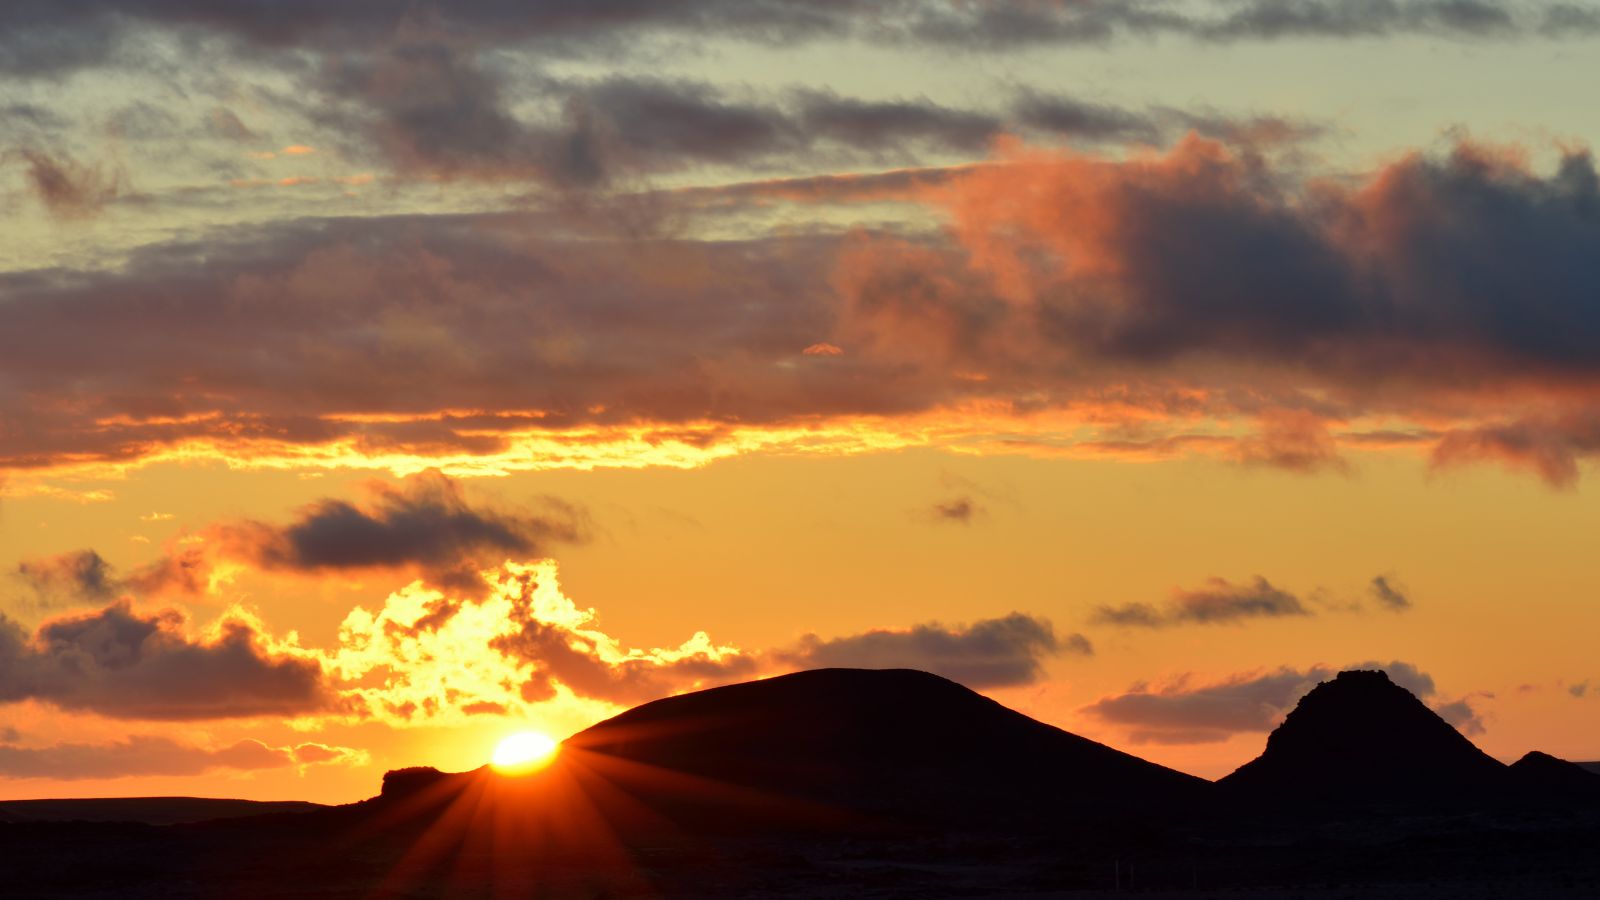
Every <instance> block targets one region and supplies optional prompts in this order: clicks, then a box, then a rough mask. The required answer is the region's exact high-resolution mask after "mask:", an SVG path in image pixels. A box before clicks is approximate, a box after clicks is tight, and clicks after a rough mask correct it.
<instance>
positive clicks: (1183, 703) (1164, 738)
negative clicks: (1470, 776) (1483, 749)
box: [1081, 660, 1484, 744]
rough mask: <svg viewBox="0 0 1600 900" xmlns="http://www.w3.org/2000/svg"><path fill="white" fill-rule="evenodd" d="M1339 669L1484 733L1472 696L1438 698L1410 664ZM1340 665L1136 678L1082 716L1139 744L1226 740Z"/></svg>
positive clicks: (1262, 725) (1263, 722)
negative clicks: (1373, 676)
mask: <svg viewBox="0 0 1600 900" xmlns="http://www.w3.org/2000/svg"><path fill="white" fill-rule="evenodd" d="M1343 668H1345V669H1382V670H1384V671H1386V672H1387V673H1388V674H1389V678H1390V679H1391V680H1392V681H1394V683H1395V684H1398V685H1400V686H1401V687H1403V688H1405V689H1406V690H1408V691H1411V692H1412V693H1413V694H1416V695H1417V696H1418V697H1419V698H1421V699H1422V700H1424V701H1427V702H1428V703H1429V705H1430V706H1432V707H1433V709H1434V711H1435V712H1437V713H1438V714H1439V715H1440V716H1441V717H1443V718H1444V719H1445V721H1447V722H1449V723H1450V724H1451V725H1454V726H1455V727H1456V728H1457V729H1459V730H1460V731H1462V732H1463V733H1464V734H1467V735H1472V734H1478V733H1481V732H1482V731H1483V727H1484V726H1483V722H1482V720H1481V718H1480V717H1479V715H1478V713H1477V711H1476V710H1475V709H1474V708H1473V707H1472V705H1471V703H1470V698H1465V697H1463V698H1459V699H1455V700H1447V699H1444V698H1442V697H1440V696H1439V694H1438V691H1437V689H1436V687H1435V686H1434V682H1433V678H1432V677H1430V676H1429V675H1428V674H1427V673H1426V672H1423V671H1421V670H1419V669H1418V668H1417V667H1416V666H1414V665H1412V664H1411V663H1407V662H1403V661H1400V660H1394V661H1391V662H1388V663H1378V662H1366V663H1361V664H1359V665H1351V666H1344V667H1343ZM1339 671H1340V669H1338V668H1334V667H1331V666H1325V665H1318V666H1312V667H1310V668H1308V669H1304V670H1301V669H1294V668H1290V667H1288V666H1283V667H1280V668H1278V669H1277V670H1275V671H1269V672H1259V671H1258V672H1241V673H1237V674H1234V675H1230V676H1226V677H1224V678H1221V679H1217V680H1202V679H1198V678H1195V677H1192V676H1182V677H1179V678H1175V679H1172V680H1170V681H1168V682H1165V683H1162V684H1155V685H1152V684H1148V683H1139V684H1136V685H1134V686H1133V687H1132V688H1131V689H1130V690H1128V691H1127V692H1125V693H1122V694H1114V695H1111V696H1107V697H1102V698H1100V699H1099V700H1096V701H1095V702H1094V703H1091V704H1089V705H1088V706H1085V707H1083V709H1082V710H1081V711H1082V712H1083V713H1084V714H1086V715H1088V716H1091V717H1093V718H1095V719H1098V720H1100V721H1102V722H1105V723H1107V724H1110V725H1114V726H1116V727H1118V728H1120V729H1122V730H1124V731H1125V732H1126V733H1127V734H1128V738H1129V740H1131V741H1133V742H1134V743H1138V744H1145V743H1157V744H1198V743H1209V742H1215V741H1225V740H1228V739H1229V738H1231V737H1233V736H1235V735H1238V734H1248V733H1256V732H1265V731H1271V730H1272V729H1273V728H1276V727H1277V726H1278V724H1279V723H1280V722H1282V721H1283V717H1284V716H1285V715H1287V714H1288V712H1289V710H1290V709H1292V708H1294V705H1295V703H1297V702H1298V701H1299V700H1300V698H1301V697H1303V696H1305V694H1306V693H1307V692H1308V691H1310V690H1311V689H1312V688H1313V687H1316V686H1317V684H1318V683H1320V682H1323V681H1326V680H1328V679H1330V678H1332V677H1333V676H1334V675H1336V674H1337V673H1338V672H1339Z"/></svg>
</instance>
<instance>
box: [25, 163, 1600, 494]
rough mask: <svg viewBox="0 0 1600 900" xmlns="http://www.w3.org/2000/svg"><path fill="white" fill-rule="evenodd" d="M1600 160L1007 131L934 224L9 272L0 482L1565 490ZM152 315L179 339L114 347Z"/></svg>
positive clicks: (513, 226)
mask: <svg viewBox="0 0 1600 900" xmlns="http://www.w3.org/2000/svg"><path fill="white" fill-rule="evenodd" d="M1593 176H1594V167H1593V163H1592V160H1590V158H1589V157H1588V156H1587V154H1586V153H1584V152H1582V151H1569V152H1568V153H1567V155H1566V157H1565V159H1564V161H1563V162H1562V164H1561V167H1560V169H1559V170H1558V171H1556V172H1555V173H1552V174H1540V173H1537V172H1534V171H1532V170H1531V169H1529V168H1528V166H1527V164H1526V163H1525V162H1523V161H1522V160H1521V159H1519V158H1518V156H1517V155H1516V154H1513V153H1501V152H1497V151H1494V150H1491V149H1485V148H1483V147H1481V146H1478V145H1475V144H1471V143H1462V144H1460V145H1459V146H1457V147H1456V148H1455V149H1454V150H1453V151H1452V152H1450V153H1449V154H1447V155H1443V156H1429V155H1420V154H1418V155H1410V156H1405V157H1403V158H1401V159H1399V160H1397V161H1395V162H1393V163H1391V164H1390V165H1388V166H1386V167H1384V168H1382V169H1380V170H1378V171H1376V172H1374V173H1372V174H1371V175H1370V176H1368V177H1367V178H1366V179H1365V180H1362V181H1356V182H1349V181H1346V182H1331V181H1319V180H1315V179H1303V178H1298V179H1297V178H1295V177H1293V176H1291V175H1290V174H1287V173H1283V172H1278V171H1275V170H1274V169H1273V168H1272V163H1271V162H1270V158H1263V157H1261V156H1260V155H1257V154H1252V153H1246V152H1241V151H1238V150H1236V149H1233V148H1231V147H1230V146H1228V145H1225V144H1223V143H1219V142H1217V141H1213V140H1208V139H1204V138H1201V137H1198V136H1191V137H1190V138H1188V139H1186V140H1184V141H1182V142H1181V143H1179V144H1178V145H1177V146H1176V147H1174V148H1173V149H1172V150H1170V151H1168V152H1156V151H1145V152H1140V153H1135V154H1133V155H1131V156H1128V157H1126V158H1121V157H1107V156H1096V155H1087V154H1081V153H1062V152H1058V151H1042V150H1036V149H1029V148H1026V147H1023V146H1021V145H1016V144H1011V145H1007V146H1005V147H1002V149H1001V151H1000V155H999V156H998V157H997V158H996V159H995V160H993V161H992V162H991V163H990V164H986V165H982V166H975V167H968V168H965V169H961V170H959V171H957V172H955V173H954V174H951V175H950V176H949V177H946V178H943V179H942V180H940V181H938V182H937V183H935V184H933V185H932V186H925V187H922V188H918V189H916V190H915V191H913V192H912V194H911V195H912V196H914V197H916V198H917V199H918V200H919V201H920V202H922V203H924V204H925V205H926V207H927V209H928V211H929V213H930V215H936V216H941V217H943V218H944V220H945V221H946V223H947V227H946V229H945V230H943V231H929V230H927V229H920V230H917V229H908V230H901V231H893V230H885V231H880V232H872V233H867V232H857V233H850V234H837V233H835V234H829V233H825V232H819V233H812V234H806V235H800V236H763V237H757V238H751V239H748V240H744V241H739V242H728V241H716V240H701V239H695V238H690V237H684V238H672V239H666V238H648V237H646V238H626V239H617V238H614V237H613V238H606V239H587V240H566V239H563V238H561V237H559V236H550V235H547V234H544V233H543V232H541V231H539V230H538V229H537V228H535V227H534V225H533V224H532V220H527V221H524V222H520V223H519V221H518V220H516V219H515V218H514V217H509V218H508V217H499V218H470V217H469V219H468V220H457V219H454V218H451V217H434V218H427V217H424V218H422V219H412V218H406V219H403V220H383V219H377V220H367V221H364V222H360V223H354V222H340V223H333V224H326V223H325V224H315V225H312V224H301V225H285V226H278V227H275V228H274V229H272V230H270V231H268V232H265V233H262V234H260V235H258V236H257V237H259V239H258V240H253V241H247V242H233V243H230V242H228V241H225V240H223V239H221V238H219V239H217V240H218V241H219V243H217V244H216V246H214V247H211V248H209V250H208V251H207V253H206V259H207V262H206V264H205V265H204V266H202V267H199V268H197V269H185V268H184V267H183V266H175V265H174V264H173V263H172V262H171V259H172V258H174V257H176V258H179V259H187V258H188V257H186V256H184V254H188V253H193V252H195V251H194V249H193V248H184V247H177V246H174V247H171V248H168V249H167V250H165V251H160V252H157V251H152V252H150V253H149V254H146V255H144V256H142V257H141V258H140V259H139V260H137V261H135V262H134V263H133V264H131V265H130V266H129V267H127V268H126V269H123V270H120V271H115V272H106V273H96V274H86V275H83V276H82V277H80V278H73V279H62V278H57V277H55V276H50V277H45V276H40V277H38V278H33V279H22V280H14V283H15V284H16V285H17V287H14V288H12V289H11V290H10V294H11V296H10V298H9V302H8V303H7V304H5V305H4V307H0V326H3V327H0V374H9V375H12V376H14V377H24V375H25V377H26V379H27V383H28V384H30V385H31V388H30V390H28V391H26V392H22V393H12V394H7V395H4V396H3V397H0V403H3V404H5V408H4V410H3V412H4V413H5V418H6V420H7V422H8V423H11V424H10V427H8V428H7V429H6V430H5V431H3V432H0V467H3V468H4V469H7V470H10V471H12V472H25V471H30V470H31V471H39V472H47V473H53V472H60V471H63V470H68V469H84V468H98V469H100V470H104V469H106V468H115V467H125V466H132V465H138V464H141V463H146V462H149V461H152V460H160V459H166V460H171V459H222V460H226V461H227V462H229V463H230V464H235V465H262V466H284V467H305V468H327V467H346V466H350V467H365V468H375V469H387V470H390V471H394V472H414V471H420V470H422V469H426V468H430V467H437V468H440V469H442V470H444V471H446V472H449V473H452V474H458V475H466V474H487V473H499V472H507V471H515V470H523V469H541V468H554V467H568V468H592V467H599V466H650V465H669V466H695V465H703V464H705V463H707V462H710V461H714V460H716V459H721V458H726V457H728V456H734V455H739V454H744V453H751V452H762V451H774V450H777V451H784V452H811V453H837V452H868V451H871V450H875V449H883V448H895V447H906V446H943V447H948V448H950V449H955V450H966V451H968V452H1003V451H1004V448H1006V447H1010V448H1012V449H1013V451H1014V452H1033V451H1038V452H1048V453H1057V454H1063V455H1103V456H1104V455H1109V456H1114V457H1135V458H1158V457H1161V456H1168V455H1174V454H1188V453H1200V454H1206V455H1210V456H1215V457H1217V458H1221V459H1228V460H1232V461H1235V462H1238V463H1240V464H1244V465H1267V466H1273V467H1277V468H1285V469H1291V470H1296V471H1302V472H1323V471H1333V472H1342V471H1348V470H1350V468H1351V466H1352V463H1351V461H1350V452H1351V451H1352V450H1361V451H1363V452H1385V451H1387V450H1389V449H1400V450H1403V451H1405V452H1415V453H1419V454H1424V455H1428V456H1429V458H1430V459H1431V460H1432V463H1433V464H1434V465H1452V464H1459V463H1462V462H1471V461H1478V460H1501V461H1506V462H1508V463H1509V464H1512V465H1517V466H1521V467H1525V468H1528V469H1529V470H1531V471H1533V472H1535V473H1536V474H1538V475H1539V476H1540V477H1542V478H1544V479H1545V480H1547V481H1549V482H1550V483H1552V484H1558V485H1566V484H1571V483H1573V482H1574V481H1575V480H1576V478H1577V477H1578V472H1579V464H1580V461H1581V460H1583V459H1584V458H1586V457H1588V456H1591V455H1593V454H1594V453H1596V452H1600V440H1595V436H1594V434H1593V432H1594V429H1593V428H1592V422H1593V420H1594V419H1595V415H1594V413H1593V412H1592V410H1593V409H1595V408H1600V372H1596V371H1595V370H1594V369H1593V366H1592V364H1591V362H1592V361H1591V356H1592V355H1591V354H1589V353H1588V348H1589V347H1590V346H1591V345H1592V340H1593V339H1600V330H1597V326H1596V324H1595V322H1594V321H1593V320H1592V317H1590V316H1588V315H1587V313H1586V310H1587V305H1586V303H1587V300H1586V298H1587V297H1588V296H1589V293H1588V292H1589V289H1590V286H1592V285H1594V284H1596V283H1600V271H1596V263H1595V262H1594V260H1595V259H1600V253H1596V252H1594V251H1595V249H1596V248H1597V247H1600V226H1597V225H1596V224H1595V223H1594V222H1593V220H1592V217H1589V216H1586V214H1584V213H1583V210H1584V209H1585V208H1587V207H1586V206H1585V204H1586V203H1588V202H1590V200H1591V199H1592V195H1593V194H1594V191H1595V188H1594V183H1595V182H1596V179H1595V178H1594V177H1593ZM1484 197H1489V198H1493V202H1487V201H1484V202H1480V200H1481V198H1484ZM467 221H471V222H472V227H471V228H461V227H458V225H460V224H463V223H465V222H467ZM1534 236H1537V240H1535V239H1534ZM1505 247H1516V248H1519V249H1518V252H1514V253H1508V252H1503V251H1504V248H1505ZM621 259H626V260H627V265H619V264H618V261H619V260H621ZM180 272H181V273H182V274H179V273H180ZM1529 292H1532V294H1533V295H1535V296H1538V297H1539V298H1540V300H1539V302H1538V303H1522V302H1520V301H1515V300H1513V299H1512V298H1516V297H1521V296H1524V295H1525V294H1528V293H1529ZM152 298H160V300H159V302H157V301H156V300H155V299H152ZM335 298H336V299H337V302H333V301H334V299H335ZM85 322H90V323H94V324H93V326H92V327H90V328H87V329H86V328H85V327H84V325H83V323H85ZM136 323H137V324H138V327H140V328H146V329H155V331H156V332H157V333H161V334H164V335H167V338H166V339H165V340H163V341H155V342H129V341H125V340H122V339H121V338H122V336H123V335H125V334H126V333H128V330H129V329H130V328H132V327H134V325H135V324H136ZM244 341H248V343H249V345H250V346H249V347H245V346H244V345H243V344H242V343H241V342H244ZM69 347H70V348H73V349H72V350H71V351H70V352H69V351H66V350H63V349H62V348H69ZM469 347H470V348H471V352H467V351H466V350H465V349H464V348H469ZM796 347H800V348H810V352H809V353H808V352H806V351H805V350H802V351H800V352H799V353H797V352H796V350H795V348H796ZM830 347H831V348H849V352H848V353H844V354H841V355H834V354H833V353H832V351H831V350H827V349H825V348H830ZM252 348H253V349H252ZM1385 436H1388V437H1385Z"/></svg>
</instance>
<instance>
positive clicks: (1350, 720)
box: [0, 670, 1600, 900]
mask: <svg viewBox="0 0 1600 900" xmlns="http://www.w3.org/2000/svg"><path fill="white" fill-rule="evenodd" d="M1585 779H1593V780H1594V782H1596V783H1600V776H1597V775H1595V774H1594V773H1591V772H1589V771H1586V770H1585V769H1584V768H1583V767H1581V766H1578V765H1575V764H1572V763H1567V762H1564V761H1562V760H1558V759H1555V758H1554V757H1551V756H1548V755H1546V754H1540V753H1533V754H1529V755H1528V756H1527V757H1525V758H1524V759H1522V760H1520V761H1519V762H1518V763H1517V764H1516V765H1513V766H1505V765H1503V764H1501V763H1499V762H1496V761H1495V760H1493V759H1490V758H1489V757H1487V756H1484V755H1483V754H1482V753H1481V752H1480V751H1478V750H1477V748H1476V747H1474V746H1473V745H1472V744H1471V742H1470V741H1467V740H1466V739H1465V738H1464V737H1462V736H1461V735H1460V734H1459V733H1457V732H1456V731H1455V730H1454V729H1451V728H1450V727H1449V726H1448V725H1446V724H1445V723H1443V722H1442V721H1441V720H1439V718H1438V717H1437V716H1436V715H1435V714H1434V713H1433V712H1432V711H1431V710H1429V709H1428V708H1427V707H1426V706H1424V705H1423V704H1421V703H1420V702H1419V701H1417V700H1416V698H1415V697H1413V696H1412V695H1410V694H1409V693H1407V692H1406V691H1404V690H1403V689H1401V688H1399V687H1398V686H1396V685H1394V684H1393V683H1391V682H1390V681H1389V680H1388V679H1387V677H1385V676H1383V675H1382V674H1381V673H1371V672H1357V673H1343V674H1341V675H1340V676H1339V677H1338V678H1336V679H1334V680H1333V681H1331V682H1327V683H1324V684H1322V685H1320V686H1319V687H1317V688H1316V689H1315V690H1313V691H1312V692H1311V693H1310V694H1308V695H1307V696H1306V697H1305V698H1304V699H1303V700H1302V702H1301V704H1300V705H1299V706H1298V707H1297V708H1296V710H1295V711H1294V712H1293V713H1291V715H1290V716H1289V717H1288V719H1287V720H1286V721H1285V722H1284V724H1283V725H1282V726H1281V727H1280V728H1279V729H1278V730H1277V731H1275V732H1274V733H1273V735H1272V736H1271V738H1270V739H1269V741H1268V747H1267V750H1266V752H1264V753H1263V754H1262V756H1261V757H1260V758H1259V759H1257V760H1255V761H1253V762H1251V763H1249V764H1247V765H1246V766H1244V767H1242V768H1241V769H1240V770H1239V772H1237V773H1235V774H1234V775H1231V776H1229V777H1228V778H1227V779H1224V780H1223V781H1222V782H1220V783H1218V784H1211V783H1208V782H1204V781H1201V780H1199V779H1195V778H1191V777H1189V776H1187V775H1182V774H1181V773H1177V772H1173V771H1172V770H1169V769H1165V768H1163V767H1161V766H1157V765H1154V764H1151V763H1148V762H1145V761H1143V760H1140V759H1138V758H1136V757H1133V756H1129V755H1128V754H1125V753H1121V752H1120V751H1116V750H1113V749H1111V748H1109V747H1105V746H1103V745H1100V744H1097V743H1094V742H1093V741H1089V740H1086V739H1084V738H1081V737H1078V736H1075V735H1071V734H1068V733H1066V732H1064V731H1061V730H1060V729H1056V728H1053V727H1050V726H1048V725H1044V724H1042V723H1039V722H1036V721H1034V720H1032V719H1029V718H1027V717H1026V716H1023V715H1021V714H1019V713H1016V712H1014V711H1011V710H1008V709H1005V708H1004V707H1002V706H1000V705H999V704H996V703H994V702H992V701H990V700H988V699H986V698H983V697H981V696H979V695H977V694H974V693H973V692H971V691H968V690H967V689H965V688H962V687H960V686H958V685H955V684H952V683H950V682H947V681H944V680H943V679H939V678H936V677H934V676H931V675H927V674H924V673H918V672H909V671H862V670H819V671H815V672H805V673H799V674H796V675H791V676H784V677H780V678H774V679H769V680H766V681H760V682H752V683H749V684H743V685H734V686H731V687H726V688H718V689H714V690H710V691H703V692H699V693H695V694H689V695H684V696H681V697H673V698H668V699H665V700H661V701H657V702H654V703H648V704H645V705H644V706H641V707H638V708H636V709H633V710H630V711H628V712H625V713H623V714H622V715H619V716H617V717H615V718H613V719H610V720H608V721H606V722H602V723H600V724H599V725H596V726H595V727H593V728H591V729H589V730H588V731H585V732H583V733H581V734H579V735H575V736H574V737H573V738H572V739H570V740H569V741H568V742H567V743H566V744H565V745H564V746H563V748H562V750H561V752H560V754H559V755H558V756H557V758H556V759H555V761H554V762H553V763H552V764H551V765H550V766H549V767H547V768H545V769H544V770H541V771H540V772H538V773H536V774H533V775H528V776H524V777H510V776H505V775H500V774H498V773H496V772H494V771H493V770H492V769H490V768H488V767H484V768H481V769H477V770H474V771H471V772H462V773H443V772H439V771H438V770H435V769H429V768H412V769H400V770H396V771H393V772H390V773H388V774H387V775H386V776H385V777H384V781H383V786H382V790H381V792H380V793H378V794H377V795H376V796H374V797H372V798H370V799H368V800H364V801H361V802H359V803H354V804H349V805H346V806H339V807H326V808H321V809H314V810H311V811H309V812H279V813H268V814H264V815H257V816H251V817H248V818H230V819H223V820H218V821H211V822H204V823H193V824H175V825H167V826H159V827H158V826H151V825H139V824H95V823H88V822H76V823H51V822H32V823H27V824H19V823H10V824H6V823H0V873H4V876H5V881H4V882H3V883H4V886H5V890H3V891H0V893H6V892H8V891H9V894H8V895H15V896H26V897H30V898H32V897H39V898H46V897H119V898H120V897H163V898H167V897H173V898H213V897H215V898H224V897H225V898H229V900H234V898H246V900H249V898H266V897H297V898H307V900H309V898H317V900H356V898H385V900H399V898H435V897H437V898H445V897H449V898H456V897H545V898H568V897H571V898H597V897H609V898H634V897H638V898H645V897H683V898H690V897H694V898H701V897H709V898H731V897H768V898H776V897H823V898H828V897H838V898H843V897H884V898H887V897H949V896H960V897H996V898H998V897H1028V898H1035V900H1037V898H1047V897H1066V896H1072V897H1094V896H1099V895H1100V894H1101V893H1111V892H1113V891H1115V890H1117V889H1118V888H1121V889H1124V890H1137V891H1143V892H1150V893H1149V894H1148V895H1149V896H1197V897H1198V896H1207V897H1209V896H1215V895H1218V894H1220V893H1224V892H1226V893H1228V894H1237V895H1240V896H1247V897H1257V898H1270V897H1327V898H1334V897H1338V898H1350V897H1388V896H1407V897H1419V898H1432V897H1440V898H1442V897H1483V898H1488V897H1511V896H1539V897H1561V898H1567V897H1570V898H1579V897H1583V898H1592V897H1595V896H1600V853H1596V852H1595V848H1596V847H1600V799H1597V798H1596V796H1595V795H1594V794H1593V793H1592V792H1591V791H1590V790H1589V785H1590V782H1589V781H1587V780H1585ZM1268 798H1271V802H1267V800H1268ZM1530 800H1536V801H1537V802H1530Z"/></svg>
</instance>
